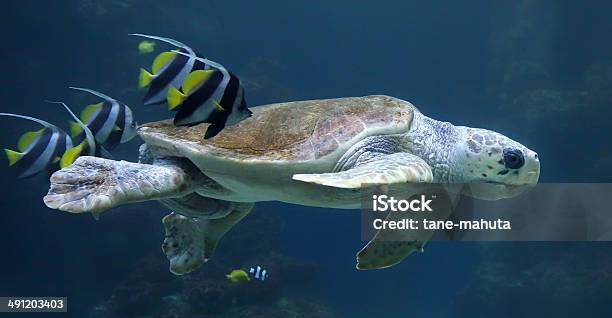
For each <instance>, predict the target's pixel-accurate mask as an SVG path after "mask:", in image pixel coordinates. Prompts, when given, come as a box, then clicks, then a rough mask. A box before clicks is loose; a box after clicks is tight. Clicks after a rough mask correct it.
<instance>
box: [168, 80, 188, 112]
mask: <svg viewBox="0 0 612 318" xmlns="http://www.w3.org/2000/svg"><path fill="white" fill-rule="evenodd" d="M184 99H185V94H183V93H181V91H179V90H178V89H177V88H176V87H174V86H172V85H170V86H168V109H169V110H173V109H175V108H176V107H178V106H179V105H181V104H182V103H183V100H184Z"/></svg>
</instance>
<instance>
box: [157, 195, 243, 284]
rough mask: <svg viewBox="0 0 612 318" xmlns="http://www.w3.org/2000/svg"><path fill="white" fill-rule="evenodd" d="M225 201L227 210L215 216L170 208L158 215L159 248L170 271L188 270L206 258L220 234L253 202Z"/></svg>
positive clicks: (210, 254) (198, 265) (241, 217)
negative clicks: (161, 231)
mask: <svg viewBox="0 0 612 318" xmlns="http://www.w3.org/2000/svg"><path fill="white" fill-rule="evenodd" d="M224 202H227V201H224ZM229 203H231V205H232V209H231V212H230V213H229V214H227V215H225V216H224V217H221V218H217V219H208V218H199V217H188V216H184V215H181V214H177V213H174V212H172V213H170V214H168V215H166V216H165V217H164V218H163V219H162V222H163V223H164V228H165V230H166V236H165V239H164V243H163V244H162V250H163V251H164V253H165V254H166V257H167V258H168V260H169V261H170V271H171V272H172V273H173V274H176V275H183V274H187V273H190V272H192V271H194V270H195V269H197V268H198V267H200V266H201V265H202V264H203V263H205V262H207V261H208V260H209V259H210V258H211V257H212V255H213V253H214V251H215V249H216V248H217V244H218V242H219V240H220V239H221V237H223V235H225V233H226V232H227V231H229V230H230V229H231V228H232V227H233V226H234V225H235V224H236V223H238V222H239V221H240V220H242V219H243V218H244V217H245V216H246V215H247V214H249V212H251V209H252V208H253V203H237V202H229Z"/></svg>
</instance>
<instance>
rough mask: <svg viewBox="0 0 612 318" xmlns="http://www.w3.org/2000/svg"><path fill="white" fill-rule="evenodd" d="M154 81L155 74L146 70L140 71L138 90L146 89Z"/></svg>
mask: <svg viewBox="0 0 612 318" xmlns="http://www.w3.org/2000/svg"><path fill="white" fill-rule="evenodd" d="M152 80H153V74H151V73H149V72H147V70H145V69H144V68H141V69H140V74H138V88H145V87H147V86H149V85H150V84H151V81H152Z"/></svg>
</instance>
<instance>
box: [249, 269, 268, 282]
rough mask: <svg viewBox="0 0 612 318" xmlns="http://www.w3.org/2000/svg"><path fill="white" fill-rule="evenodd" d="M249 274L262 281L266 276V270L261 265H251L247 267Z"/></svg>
mask: <svg viewBox="0 0 612 318" xmlns="http://www.w3.org/2000/svg"><path fill="white" fill-rule="evenodd" d="M249 275H251V276H252V277H254V278H255V279H258V280H261V281H264V280H266V279H267V278H268V271H267V270H266V269H264V268H262V267H261V266H256V267H251V268H250V269H249Z"/></svg>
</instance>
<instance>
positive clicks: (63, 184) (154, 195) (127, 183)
mask: <svg viewBox="0 0 612 318" xmlns="http://www.w3.org/2000/svg"><path fill="white" fill-rule="evenodd" d="M193 179H194V177H193V176H190V175H189V174H188V173H186V171H185V169H183V168H182V167H181V166H180V165H148V164H140V163H132V162H127V161H114V160H108V159H103V158H96V157H88V156H84V157H79V158H78V159H77V160H76V161H75V162H74V163H73V164H72V165H70V166H68V167H66V168H64V169H62V170H59V171H56V172H55V173H54V174H53V175H52V176H51V186H50V188H49V192H48V193H47V195H46V196H45V197H44V202H45V204H46V205H47V206H48V207H49V208H52V209H59V210H62V211H66V212H72V213H82V212H92V213H94V215H96V214H99V213H100V212H103V211H105V210H107V209H110V208H112V207H116V206H118V205H122V204H125V203H131V202H141V201H148V200H158V199H164V198H172V197H178V196H183V195H185V194H188V193H191V192H193V188H194V184H197V183H196V182H194V180H193Z"/></svg>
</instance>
